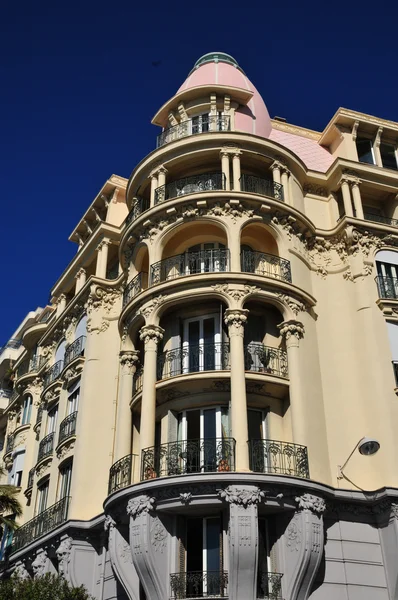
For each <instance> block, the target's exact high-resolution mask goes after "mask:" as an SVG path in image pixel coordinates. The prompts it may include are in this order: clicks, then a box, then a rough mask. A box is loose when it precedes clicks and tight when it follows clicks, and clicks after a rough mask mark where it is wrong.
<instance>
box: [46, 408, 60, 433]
mask: <svg viewBox="0 0 398 600" xmlns="http://www.w3.org/2000/svg"><path fill="white" fill-rule="evenodd" d="M57 420H58V404H57V406H54V408H52V409H51V410H49V411H48V415H47V435H49V434H50V433H54V432H55V430H56V428H57Z"/></svg>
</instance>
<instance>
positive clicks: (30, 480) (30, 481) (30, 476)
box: [26, 467, 36, 490]
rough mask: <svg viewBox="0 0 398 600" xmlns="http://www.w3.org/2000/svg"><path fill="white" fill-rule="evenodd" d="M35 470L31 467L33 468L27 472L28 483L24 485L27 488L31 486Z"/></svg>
mask: <svg viewBox="0 0 398 600" xmlns="http://www.w3.org/2000/svg"><path fill="white" fill-rule="evenodd" d="M35 470H36V469H35V467H33V469H31V470H30V471H29V474H28V485H27V486H26V489H27V490H29V489H30V488H32V487H33V481H34V478H35Z"/></svg>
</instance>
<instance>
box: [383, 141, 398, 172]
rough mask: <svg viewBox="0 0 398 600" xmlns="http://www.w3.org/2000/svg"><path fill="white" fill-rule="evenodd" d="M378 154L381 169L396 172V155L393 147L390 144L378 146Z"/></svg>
mask: <svg viewBox="0 0 398 600" xmlns="http://www.w3.org/2000/svg"><path fill="white" fill-rule="evenodd" d="M380 154H381V161H382V163H383V167H385V168H386V169H395V170H397V155H396V149H395V146H393V145H392V144H385V143H383V142H382V143H381V144H380Z"/></svg>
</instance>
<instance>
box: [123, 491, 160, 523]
mask: <svg viewBox="0 0 398 600" xmlns="http://www.w3.org/2000/svg"><path fill="white" fill-rule="evenodd" d="M154 509H155V498H153V497H151V496H140V497H139V498H134V499H131V500H129V501H128V504H127V514H128V515H129V516H130V517H133V519H135V518H136V517H138V516H139V515H141V514H145V513H149V512H150V511H152V510H154Z"/></svg>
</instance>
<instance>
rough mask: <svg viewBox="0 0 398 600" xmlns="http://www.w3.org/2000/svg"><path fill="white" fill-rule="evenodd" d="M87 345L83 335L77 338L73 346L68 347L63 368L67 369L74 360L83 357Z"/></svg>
mask: <svg viewBox="0 0 398 600" xmlns="http://www.w3.org/2000/svg"><path fill="white" fill-rule="evenodd" d="M85 345H86V336H85V335H81V336H80V337H78V338H77V340H75V341H74V342H73V343H72V344H69V346H67V347H66V349H65V356H64V365H63V368H65V367H66V365H69V363H71V362H72V360H74V359H75V358H77V357H78V356H82V355H83V354H84V347H85ZM56 364H57V363H56Z"/></svg>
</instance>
